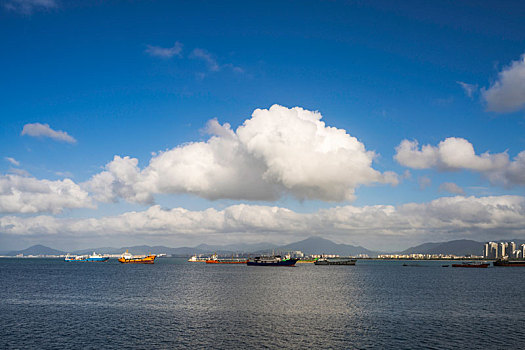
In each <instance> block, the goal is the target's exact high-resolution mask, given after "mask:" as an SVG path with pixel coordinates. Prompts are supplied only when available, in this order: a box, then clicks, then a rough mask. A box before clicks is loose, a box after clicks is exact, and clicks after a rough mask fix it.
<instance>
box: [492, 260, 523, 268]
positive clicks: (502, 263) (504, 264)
mask: <svg viewBox="0 0 525 350" xmlns="http://www.w3.org/2000/svg"><path fill="white" fill-rule="evenodd" d="M492 265H494V266H499V267H512V266H514V267H517V266H522V267H525V260H508V259H498V260H496V261H494V262H493V263H492Z"/></svg>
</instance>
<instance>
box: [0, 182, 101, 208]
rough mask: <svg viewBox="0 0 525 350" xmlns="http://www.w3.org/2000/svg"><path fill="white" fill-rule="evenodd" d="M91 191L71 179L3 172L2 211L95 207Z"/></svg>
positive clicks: (0, 184) (0, 198) (1, 187)
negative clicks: (38, 177) (42, 177)
mask: <svg viewBox="0 0 525 350" xmlns="http://www.w3.org/2000/svg"><path fill="white" fill-rule="evenodd" d="M92 207H94V206H93V203H92V202H91V199H90V198H89V195H88V193H87V192H86V191H85V190H83V189H82V188H81V187H80V186H79V185H77V184H75V183H74V182H73V181H71V180H70V179H64V180H57V181H50V180H39V179H35V178H33V177H26V176H19V175H13V174H11V175H3V176H0V212H1V213H39V212H52V213H60V212H61V211H62V210H63V209H65V208H92Z"/></svg>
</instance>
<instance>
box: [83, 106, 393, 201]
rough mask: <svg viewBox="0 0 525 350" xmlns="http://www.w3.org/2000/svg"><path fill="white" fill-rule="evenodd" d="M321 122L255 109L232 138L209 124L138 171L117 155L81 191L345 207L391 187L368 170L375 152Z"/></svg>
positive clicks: (103, 196)
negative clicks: (362, 189)
mask: <svg viewBox="0 0 525 350" xmlns="http://www.w3.org/2000/svg"><path fill="white" fill-rule="evenodd" d="M321 118H322V116H321V114H320V113H318V112H312V111H308V110H305V109H302V108H299V107H295V108H286V107H282V106H279V105H274V106H272V107H271V108H270V109H257V110H255V111H254V112H253V114H252V118H250V119H248V120H246V121H245V122H244V124H243V125H241V126H240V127H238V128H237V130H236V131H234V130H232V129H231V127H230V125H229V124H227V123H226V124H223V125H221V124H219V123H218V122H217V120H211V121H210V122H209V123H208V126H207V129H206V130H207V131H208V132H209V133H210V134H212V136H211V137H210V138H209V140H208V141H206V142H194V143H189V144H185V145H181V146H179V147H176V148H173V149H170V150H167V151H164V152H160V153H158V154H157V155H156V156H154V157H153V158H152V159H151V160H150V162H149V165H148V166H147V167H145V168H144V169H140V168H139V167H138V160H137V159H135V158H130V157H120V156H115V157H114V159H113V161H112V162H110V163H108V164H107V165H106V169H105V171H103V172H101V173H99V174H96V175H95V176H93V178H92V179H90V180H89V181H88V182H87V183H85V184H84V185H85V186H86V188H87V189H89V190H90V191H91V192H93V193H94V195H95V198H97V199H99V200H104V201H115V200H118V198H124V199H126V200H128V201H132V202H140V203H148V202H152V200H153V195H154V194H156V193H190V194H194V195H197V196H200V197H203V198H207V199H212V200H213V199H221V198H229V199H238V200H276V199H278V198H280V197H281V196H283V195H286V194H291V195H293V196H294V197H295V198H298V199H301V200H302V199H320V200H325V201H344V200H353V199H354V198H355V194H354V192H355V188H356V187H358V186H360V185H369V184H374V183H389V184H397V181H398V177H397V175H396V174H394V173H392V172H385V173H381V172H379V171H377V170H375V169H373V168H372V162H373V159H374V157H375V156H376V155H375V153H374V152H372V151H367V150H366V149H365V146H364V145H363V144H362V143H361V142H360V141H359V140H357V139H356V138H355V137H352V136H350V135H349V134H348V133H346V131H345V130H342V129H337V128H334V127H329V126H326V125H325V123H324V122H322V121H321Z"/></svg>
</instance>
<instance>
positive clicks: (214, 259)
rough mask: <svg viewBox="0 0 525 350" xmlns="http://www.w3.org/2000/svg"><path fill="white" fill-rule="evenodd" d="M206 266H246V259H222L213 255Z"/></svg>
mask: <svg viewBox="0 0 525 350" xmlns="http://www.w3.org/2000/svg"><path fill="white" fill-rule="evenodd" d="M206 264H246V259H243V258H233V257H232V258H220V259H219V257H218V256H217V254H213V255H212V256H211V258H209V259H207V260H206Z"/></svg>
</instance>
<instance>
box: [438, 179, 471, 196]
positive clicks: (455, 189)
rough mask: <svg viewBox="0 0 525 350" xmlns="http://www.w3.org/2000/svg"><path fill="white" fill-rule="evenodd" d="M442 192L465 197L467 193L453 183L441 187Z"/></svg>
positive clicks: (443, 184)
mask: <svg viewBox="0 0 525 350" xmlns="http://www.w3.org/2000/svg"><path fill="white" fill-rule="evenodd" d="M439 190H440V191H441V192H448V193H452V194H459V195H464V194H465V191H464V190H463V189H462V188H461V187H459V186H458V185H456V184H455V183H453V182H445V183H442V184H441V185H440V186H439Z"/></svg>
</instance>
